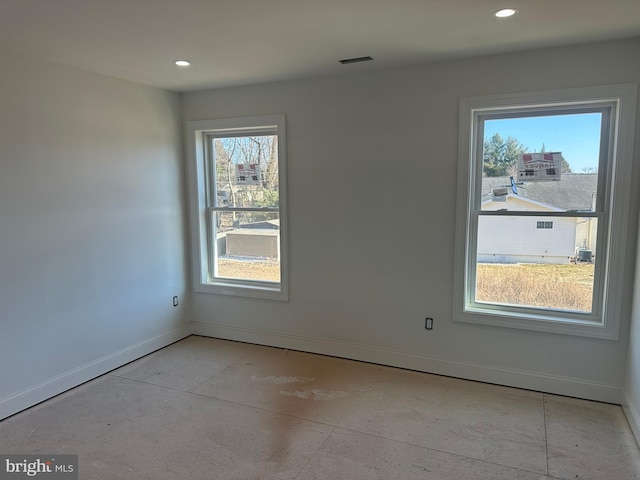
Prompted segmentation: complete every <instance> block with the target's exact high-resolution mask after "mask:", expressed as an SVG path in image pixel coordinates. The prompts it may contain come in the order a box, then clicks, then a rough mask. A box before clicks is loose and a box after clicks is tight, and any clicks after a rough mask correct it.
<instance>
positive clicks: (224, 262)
mask: <svg viewBox="0 0 640 480" xmlns="http://www.w3.org/2000/svg"><path fill="white" fill-rule="evenodd" d="M218 275H219V276H221V277H226V278H243V279H250V280H263V281H268V282H279V281H280V263H278V262H270V261H263V262H260V261H254V260H235V259H233V260H232V259H229V258H219V259H218Z"/></svg>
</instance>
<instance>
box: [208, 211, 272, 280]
mask: <svg viewBox="0 0 640 480" xmlns="http://www.w3.org/2000/svg"><path fill="white" fill-rule="evenodd" d="M213 225H215V228H214V234H215V238H216V242H217V243H216V255H215V259H214V261H215V268H214V270H215V276H216V277H218V278H231V279H236V280H259V281H268V282H279V281H280V219H279V215H278V214H277V213H273V212H261V211H256V212H214V213H213Z"/></svg>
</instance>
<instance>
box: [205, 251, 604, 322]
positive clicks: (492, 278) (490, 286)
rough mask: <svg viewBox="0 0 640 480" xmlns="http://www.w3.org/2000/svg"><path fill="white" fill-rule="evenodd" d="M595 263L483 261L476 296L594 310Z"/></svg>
mask: <svg viewBox="0 0 640 480" xmlns="http://www.w3.org/2000/svg"><path fill="white" fill-rule="evenodd" d="M218 274H219V275H220V276H221V277H227V278H243V279H251V280H263V281H271V282H279V281H280V265H279V263H277V262H270V261H248V260H236V259H233V260H232V259H228V258H221V259H218ZM592 293H593V264H591V263H578V264H567V265H542V264H526V263H519V264H500V263H481V264H478V269H477V291H476V298H477V300H479V301H481V302H490V303H503V304H510V305H530V306H536V307H548V308H556V309H561V310H577V311H581V312H590V311H591V296H592Z"/></svg>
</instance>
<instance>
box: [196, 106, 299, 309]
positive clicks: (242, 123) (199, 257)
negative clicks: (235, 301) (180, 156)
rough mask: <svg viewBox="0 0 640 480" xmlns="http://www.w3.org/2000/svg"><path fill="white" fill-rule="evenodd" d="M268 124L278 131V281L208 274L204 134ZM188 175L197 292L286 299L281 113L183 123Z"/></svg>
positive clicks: (284, 144) (248, 129)
mask: <svg viewBox="0 0 640 480" xmlns="http://www.w3.org/2000/svg"><path fill="white" fill-rule="evenodd" d="M265 127H271V128H274V127H275V128H276V129H277V135H278V189H279V200H280V201H279V207H280V208H279V218H280V282H279V283H271V282H260V281H253V280H226V279H217V278H209V247H208V233H207V213H208V209H207V207H208V205H207V184H206V182H207V175H206V171H207V167H206V162H207V158H206V145H205V141H206V137H207V134H210V133H212V132H215V133H224V132H225V131H229V132H233V133H238V132H239V131H242V130H246V131H247V134H251V133H253V132H258V133H259V132H260V129H261V128H262V129H264V128H265ZM185 138H186V150H187V166H188V167H187V175H188V186H189V221H190V233H191V265H192V279H193V289H194V291H196V292H200V293H215V294H221V295H236V296H241V297H253V298H262V299H271V300H282V301H287V300H288V299H289V288H288V287H289V279H288V271H289V268H288V236H287V172H286V170H287V169H286V165H287V161H286V136H285V116H284V115H261V116H255V117H239V118H230V119H213V120H198V121H190V122H187V123H186V133H185Z"/></svg>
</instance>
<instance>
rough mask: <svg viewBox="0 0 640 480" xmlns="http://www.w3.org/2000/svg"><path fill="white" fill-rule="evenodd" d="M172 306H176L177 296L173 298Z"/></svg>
mask: <svg viewBox="0 0 640 480" xmlns="http://www.w3.org/2000/svg"><path fill="white" fill-rule="evenodd" d="M173 306H174V307H177V306H178V296H177V295H176V296H175V297H173Z"/></svg>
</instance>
